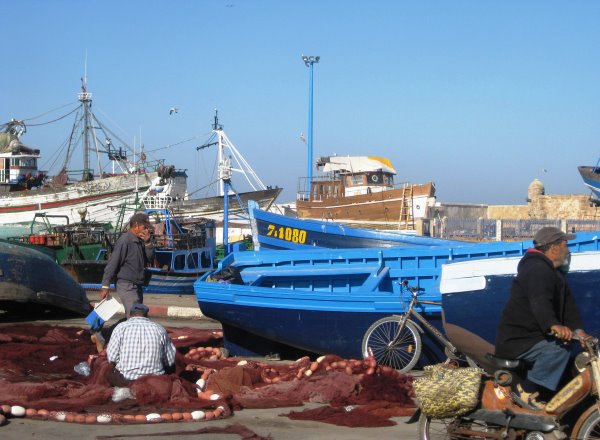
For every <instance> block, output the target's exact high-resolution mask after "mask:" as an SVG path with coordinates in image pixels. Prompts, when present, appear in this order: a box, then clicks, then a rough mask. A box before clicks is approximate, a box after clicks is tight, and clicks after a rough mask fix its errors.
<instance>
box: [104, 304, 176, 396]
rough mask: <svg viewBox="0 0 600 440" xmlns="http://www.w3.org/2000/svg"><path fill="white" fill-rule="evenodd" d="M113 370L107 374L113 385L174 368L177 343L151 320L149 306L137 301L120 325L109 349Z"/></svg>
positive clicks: (162, 372) (121, 384) (114, 332)
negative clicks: (126, 318) (127, 317)
mask: <svg viewBox="0 0 600 440" xmlns="http://www.w3.org/2000/svg"><path fill="white" fill-rule="evenodd" d="M106 354H107V356H108V361H109V362H112V363H113V364H114V366H115V367H114V369H113V370H112V371H111V372H109V374H108V377H107V379H108V381H109V383H110V384H111V385H112V386H118V387H123V386H127V385H129V383H130V382H131V381H132V380H135V379H137V378H139V377H142V376H146V375H149V374H165V373H166V372H171V371H174V367H175V346H174V345H173V342H172V341H171V338H170V337H169V335H168V333H167V331H166V330H165V328H164V327H163V326H161V325H160V324H157V323H155V322H152V321H150V320H149V319H148V306H146V305H145V304H140V303H136V304H134V305H133V306H132V307H131V309H130V311H129V319H128V320H127V321H124V322H122V323H120V324H119V325H117V326H116V327H115V329H114V331H113V332H112V335H111V337H110V341H109V343H108V347H107V349H106Z"/></svg>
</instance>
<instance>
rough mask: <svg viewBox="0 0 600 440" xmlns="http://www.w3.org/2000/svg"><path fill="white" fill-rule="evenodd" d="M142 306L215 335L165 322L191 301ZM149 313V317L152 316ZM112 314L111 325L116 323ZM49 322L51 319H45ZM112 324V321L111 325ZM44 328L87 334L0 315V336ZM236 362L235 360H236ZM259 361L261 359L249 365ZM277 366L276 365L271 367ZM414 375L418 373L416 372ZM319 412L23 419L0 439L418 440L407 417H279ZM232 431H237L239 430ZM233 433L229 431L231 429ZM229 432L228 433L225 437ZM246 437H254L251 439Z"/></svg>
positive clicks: (199, 324)
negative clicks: (97, 420) (353, 424)
mask: <svg viewBox="0 0 600 440" xmlns="http://www.w3.org/2000/svg"><path fill="white" fill-rule="evenodd" d="M88 297H89V299H90V301H91V302H94V301H97V300H98V299H99V296H98V295H97V294H95V293H93V292H88ZM144 302H145V303H146V304H148V305H149V307H150V310H151V312H150V315H149V316H150V317H151V318H152V319H153V320H154V321H156V322H158V323H160V324H161V325H163V326H165V327H167V328H183V327H185V328H193V329H219V328H220V324H219V323H218V322H217V321H213V320H211V319H209V318H206V317H203V316H194V317H172V316H171V317H170V316H167V315H168V310H169V307H173V306H172V304H175V303H176V304H177V307H179V308H180V309H179V310H180V311H181V310H183V311H184V312H185V313H183V315H184V316H185V315H186V313H189V312H191V309H193V308H194V307H195V309H198V305H197V303H196V302H195V298H194V297H193V296H180V297H179V296H169V295H148V296H147V297H145V298H144ZM152 311H155V313H156V314H155V315H154V316H152ZM119 317H120V316H119V314H117V315H116V316H115V317H114V318H113V319H115V318H117V319H118V318H119ZM49 318H52V316H50V317H49ZM111 321H112V320H111ZM16 322H18V323H20V324H23V323H25V324H45V325H59V326H74V327H81V328H88V325H87V323H86V322H85V320H84V319H83V318H69V319H45V318H41V319H37V320H35V321H29V320H25V319H20V320H18V321H15V319H13V318H12V317H11V318H10V319H8V317H3V316H2V315H0V333H1V328H2V326H3V325H6V324H13V323H16ZM241 359H242V358H240V360H241ZM254 360H257V361H262V360H263V359H256V358H255V359H254ZM274 362H277V361H274ZM416 374H417V375H418V372H416ZM319 406H323V405H321V404H316V403H306V404H304V405H303V406H300V407H298V406H294V407H278V408H269V409H243V410H240V411H235V412H234V413H233V415H232V416H231V417H228V418H225V419H218V420H211V421H202V422H171V423H158V424H152V423H150V424H141V425H139V424H135V425H101V424H92V425H86V424H79V423H64V422H58V421H40V420H32V419H27V418H11V419H9V423H8V424H7V425H5V426H0V438H2V439H3V440H13V439H14V440H22V439H23V438H39V439H44V440H54V439H56V440H58V439H60V440H64V439H65V438H73V439H82V440H87V439H90V440H102V439H109V438H110V439H115V440H117V439H131V440H135V439H147V438H149V437H151V438H156V439H162V438H165V439H167V438H174V437H175V438H184V439H185V438H207V439H211V440H221V439H222V440H234V439H251V438H252V439H262V438H264V439H273V440H278V439H286V440H296V439H297V440H300V439H302V440H304V439H327V440H334V439H344V440H359V439H360V440H364V439H365V438H377V439H379V440H387V439H390V440H392V439H416V438H418V437H417V436H418V434H417V431H418V426H417V425H418V424H417V423H413V424H407V423H406V422H407V421H408V420H409V417H394V418H391V419H390V420H392V421H393V422H395V423H396V425H394V426H387V427H373V428H349V427H345V426H337V425H333V424H329V423H322V422H316V421H304V420H293V419H290V418H289V417H285V416H282V415H283V414H288V413H290V412H292V411H294V412H300V411H303V410H306V409H312V408H318V407H319ZM236 425H239V426H241V427H244V428H245V431H244V432H245V434H243V435H242V434H239V433H235V431H236V429H234V428H235V427H236ZM239 426H238V428H239ZM232 427H233V428H232ZM207 428H218V429H214V430H213V429H211V430H213V431H218V430H223V432H205V433H202V432H201V431H203V430H207ZM227 431H229V433H227ZM251 433H254V436H252V434H251Z"/></svg>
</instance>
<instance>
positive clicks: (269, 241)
mask: <svg viewBox="0 0 600 440" xmlns="http://www.w3.org/2000/svg"><path fill="white" fill-rule="evenodd" d="M248 213H249V215H250V225H251V227H252V241H253V244H254V249H256V250H259V249H313V248H330V249H345V248H366V247H392V246H416V245H419V246H458V245H464V244H468V243H465V242H461V241H454V240H443V239H440V238H432V237H423V236H419V235H416V234H406V233H400V232H394V231H380V230H371V229H360V228H352V227H349V226H345V225H343V224H341V223H336V222H328V221H321V220H306V219H298V218H294V217H288V216H285V215H280V214H275V213H272V212H268V211H265V210H262V209H260V207H259V206H258V204H257V203H256V202H254V201H249V202H248Z"/></svg>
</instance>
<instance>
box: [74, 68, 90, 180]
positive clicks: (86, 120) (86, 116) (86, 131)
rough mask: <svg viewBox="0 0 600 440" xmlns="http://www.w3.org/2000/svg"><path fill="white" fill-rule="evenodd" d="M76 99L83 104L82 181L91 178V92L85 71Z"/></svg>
mask: <svg viewBox="0 0 600 440" xmlns="http://www.w3.org/2000/svg"><path fill="white" fill-rule="evenodd" d="M78 99H79V101H80V102H81V105H82V106H83V177H82V180H83V181H88V180H92V179H93V175H91V173H90V130H91V126H92V124H91V114H92V94H91V93H88V91H87V72H86V73H85V74H84V77H83V78H81V93H79V95H78Z"/></svg>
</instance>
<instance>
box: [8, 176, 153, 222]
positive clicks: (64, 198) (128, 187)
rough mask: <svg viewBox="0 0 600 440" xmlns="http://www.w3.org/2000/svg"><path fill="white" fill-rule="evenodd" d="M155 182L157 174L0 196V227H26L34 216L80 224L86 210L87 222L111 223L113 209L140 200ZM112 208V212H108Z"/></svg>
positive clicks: (108, 179) (115, 177)
mask: <svg viewBox="0 0 600 440" xmlns="http://www.w3.org/2000/svg"><path fill="white" fill-rule="evenodd" d="M156 178H157V173H155V172H152V173H146V174H139V175H135V174H126V175H120V176H113V177H106V178H103V179H98V180H92V181H89V182H77V183H73V184H71V185H67V186H64V187H60V188H51V189H40V190H29V191H18V192H9V193H6V194H4V195H2V196H0V223H2V224H10V223H28V222H31V221H32V220H33V218H34V216H35V214H36V213H46V214H51V215H66V216H67V217H69V220H70V221H72V222H77V221H80V220H81V218H80V214H79V211H80V210H81V209H83V208H85V209H87V219H88V220H93V221H99V222H108V221H114V220H115V219H116V215H117V211H116V207H117V206H118V205H121V204H123V203H131V202H133V201H134V200H135V197H136V192H137V193H140V197H141V196H142V194H143V193H144V192H146V191H147V189H148V188H149V187H150V185H151V183H152V181H153V180H154V179H156ZM111 206H114V207H115V209H110V207H111Z"/></svg>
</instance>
